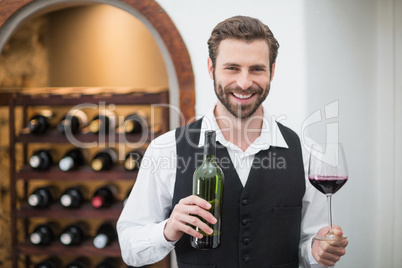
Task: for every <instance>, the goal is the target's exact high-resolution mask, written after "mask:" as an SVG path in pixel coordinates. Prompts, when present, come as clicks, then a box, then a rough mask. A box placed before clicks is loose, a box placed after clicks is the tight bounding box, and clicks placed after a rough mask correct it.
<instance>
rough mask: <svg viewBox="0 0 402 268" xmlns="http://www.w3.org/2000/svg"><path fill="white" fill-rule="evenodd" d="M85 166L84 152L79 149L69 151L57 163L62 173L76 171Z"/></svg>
mask: <svg viewBox="0 0 402 268" xmlns="http://www.w3.org/2000/svg"><path fill="white" fill-rule="evenodd" d="M84 164H85V156H84V152H83V150H82V149H80V148H73V149H71V150H69V151H68V152H67V153H66V154H65V155H64V156H63V158H62V159H61V160H60V162H59V168H60V169H61V170H62V171H69V170H73V169H78V168H79V167H80V166H82V165H84Z"/></svg>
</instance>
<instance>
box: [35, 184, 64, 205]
mask: <svg viewBox="0 0 402 268" xmlns="http://www.w3.org/2000/svg"><path fill="white" fill-rule="evenodd" d="M57 193H58V188H57V187H56V186H54V185H47V186H43V187H38V188H36V189H35V190H33V191H32V193H31V194H30V195H29V196H28V204H29V205H30V206H31V207H35V208H48V207H49V206H50V205H51V204H52V203H53V202H54V201H55V200H56V199H57Z"/></svg>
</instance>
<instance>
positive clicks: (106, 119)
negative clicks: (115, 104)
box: [88, 110, 117, 135]
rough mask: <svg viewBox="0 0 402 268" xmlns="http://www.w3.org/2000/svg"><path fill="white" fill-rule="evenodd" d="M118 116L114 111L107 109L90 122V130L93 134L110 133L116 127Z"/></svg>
mask: <svg viewBox="0 0 402 268" xmlns="http://www.w3.org/2000/svg"><path fill="white" fill-rule="evenodd" d="M116 122H117V116H116V114H115V113H114V112H111V111H109V110H105V111H102V112H100V113H99V114H97V115H96V116H94V117H93V118H92V120H91V122H89V125H88V127H89V131H90V132H91V133H93V134H101V135H104V134H108V133H110V132H112V131H113V130H115V129H116Z"/></svg>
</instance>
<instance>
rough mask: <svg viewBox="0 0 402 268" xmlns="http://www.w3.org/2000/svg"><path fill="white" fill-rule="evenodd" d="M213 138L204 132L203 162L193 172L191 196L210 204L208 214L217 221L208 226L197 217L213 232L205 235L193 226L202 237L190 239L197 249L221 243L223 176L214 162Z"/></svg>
mask: <svg viewBox="0 0 402 268" xmlns="http://www.w3.org/2000/svg"><path fill="white" fill-rule="evenodd" d="M215 138H216V133H215V131H206V132H205V145H204V160H203V162H202V164H201V165H200V166H199V167H198V168H197V169H196V170H195V172H194V176H193V194H194V195H197V196H199V197H201V198H203V199H205V200H206V201H208V202H209V203H210V204H211V208H210V209H209V212H210V213H211V214H212V215H213V216H214V217H215V218H216V219H217V222H216V223H215V224H210V223H208V222H207V221H206V220H204V219H203V218H201V217H199V216H197V217H198V218H199V219H200V220H202V221H203V222H205V223H206V224H207V225H208V226H209V227H211V229H212V230H213V233H212V234H206V233H205V232H203V231H202V230H201V229H200V228H198V227H194V226H193V228H194V229H195V230H196V231H198V232H200V233H201V234H202V235H203V237H202V238H197V237H193V236H192V237H191V245H192V246H193V247H194V248H197V249H213V248H217V247H219V245H220V242H221V227H222V201H223V182H224V176H223V172H222V169H221V168H220V167H219V166H218V165H217V163H216V162H215V152H216V141H215Z"/></svg>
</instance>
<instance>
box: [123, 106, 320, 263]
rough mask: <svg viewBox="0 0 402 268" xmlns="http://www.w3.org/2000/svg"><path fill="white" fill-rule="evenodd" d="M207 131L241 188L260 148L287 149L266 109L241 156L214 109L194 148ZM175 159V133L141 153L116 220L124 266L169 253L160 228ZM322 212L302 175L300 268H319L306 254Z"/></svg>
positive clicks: (169, 246)
mask: <svg viewBox="0 0 402 268" xmlns="http://www.w3.org/2000/svg"><path fill="white" fill-rule="evenodd" d="M206 130H215V131H216V140H217V141H219V142H220V143H221V144H222V145H224V146H225V147H226V148H227V150H228V153H229V156H230V158H231V160H232V162H233V165H234V167H235V169H236V172H237V174H238V176H239V178H240V180H241V182H242V184H243V186H244V185H245V184H246V181H247V178H248V175H249V173H250V170H251V166H252V163H253V160H254V156H255V155H256V154H257V153H258V152H259V151H260V150H266V149H268V148H269V147H270V146H271V145H272V146H277V147H283V148H288V145H287V144H286V141H285V140H284V138H283V136H282V134H281V132H280V130H279V128H278V125H277V124H276V122H275V121H274V120H271V116H270V115H269V114H268V113H266V112H265V111H264V117H263V126H262V129H261V134H260V136H259V137H258V138H257V139H256V140H255V141H254V142H253V143H252V144H251V145H250V146H249V147H248V148H247V150H246V151H245V152H243V151H242V150H241V149H240V148H239V147H237V146H236V145H234V144H233V143H230V142H228V141H226V140H225V138H224V137H223V135H222V133H221V130H220V129H219V126H218V124H217V122H216V120H215V116H214V114H213V109H212V110H211V111H210V112H209V113H208V114H206V115H205V116H204V117H203V119H202V124H201V134H200V140H199V143H198V146H199V147H201V146H203V145H204V132H205V131H206ZM176 161H177V155H176V138H175V130H172V131H169V132H167V133H165V134H163V135H161V136H159V137H158V138H156V139H155V140H153V141H152V142H151V143H150V145H149V146H148V149H147V151H146V152H145V155H144V157H143V159H142V161H141V168H140V171H139V173H138V176H137V180H136V183H135V185H134V187H133V190H132V191H131V194H130V196H129V198H128V200H127V202H126V204H125V206H124V209H123V211H122V213H121V215H120V218H119V220H118V222H117V232H118V237H119V243H120V248H121V253H122V257H123V260H124V261H125V262H126V263H127V264H128V265H132V266H143V265H147V264H151V263H155V262H158V261H160V260H161V259H163V258H164V257H165V256H166V255H167V254H169V252H170V251H172V250H173V249H174V244H175V242H169V241H167V240H166V239H165V237H164V235H163V229H164V226H165V223H166V221H167V219H168V217H169V213H170V212H171V210H172V199H173V192H174V185H175V180H176V164H177V163H176ZM307 163H308V159H307V158H306V157H304V166H305V170H307V168H306V167H307ZM183 164H184V165H185V164H186V163H183ZM191 168H193V167H191ZM306 174H307V172H306ZM327 213H328V212H327V208H326V201H325V196H324V195H323V194H321V193H319V192H318V191H317V190H316V189H315V188H313V186H312V185H311V184H310V183H309V182H308V180H307V175H306V192H305V195H304V197H303V209H302V223H301V237H300V246H299V256H300V258H299V259H300V260H299V262H300V265H299V267H320V266H319V265H318V264H317V262H316V261H315V260H314V258H313V257H312V255H311V239H312V237H313V236H314V235H315V234H316V232H317V231H318V230H319V229H320V228H321V227H323V226H325V225H327V222H326V215H327Z"/></svg>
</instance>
